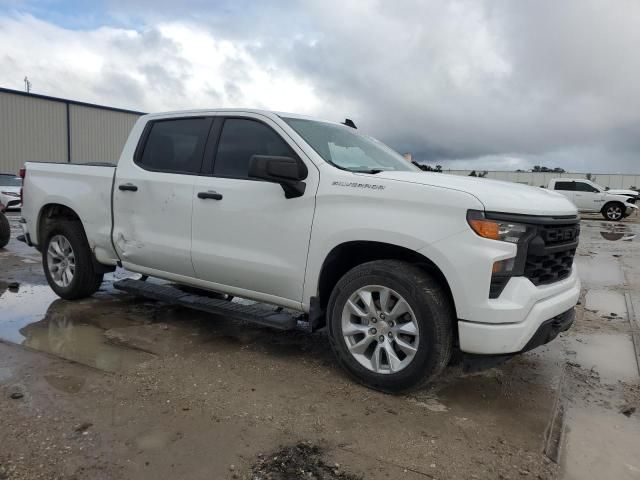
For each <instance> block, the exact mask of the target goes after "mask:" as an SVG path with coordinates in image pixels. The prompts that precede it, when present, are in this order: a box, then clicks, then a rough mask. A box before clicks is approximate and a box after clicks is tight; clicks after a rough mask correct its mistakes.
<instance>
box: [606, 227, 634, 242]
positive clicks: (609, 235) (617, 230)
mask: <svg viewBox="0 0 640 480" xmlns="http://www.w3.org/2000/svg"><path fill="white" fill-rule="evenodd" d="M600 236H601V237H602V238H604V239H605V240H609V241H611V242H616V241H618V240H622V241H626V242H630V241H632V240H633V239H634V238H636V234H635V233H634V232H633V231H632V230H631V227H630V226H629V225H625V224H623V223H616V224H607V223H602V224H600Z"/></svg>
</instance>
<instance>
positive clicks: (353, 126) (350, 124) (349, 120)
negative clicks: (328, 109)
mask: <svg viewBox="0 0 640 480" xmlns="http://www.w3.org/2000/svg"><path fill="white" fill-rule="evenodd" d="M342 125H346V126H347V127H351V128H355V129H356V130H357V129H358V127H356V124H355V123H353V120H351V119H350V118H345V119H344V122H342Z"/></svg>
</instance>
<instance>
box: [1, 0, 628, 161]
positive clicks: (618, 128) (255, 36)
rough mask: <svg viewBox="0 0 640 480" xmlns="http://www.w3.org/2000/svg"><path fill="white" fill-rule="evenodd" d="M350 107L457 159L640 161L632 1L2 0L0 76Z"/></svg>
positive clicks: (132, 102) (238, 102) (230, 102)
mask: <svg viewBox="0 0 640 480" xmlns="http://www.w3.org/2000/svg"><path fill="white" fill-rule="evenodd" d="M25 75H28V77H29V79H30V80H31V82H32V84H33V92H35V93H42V94H48V95H54V96H61V97H68V98H72V99H77V100H82V101H88V102H95V103H101V104H107V105H112V106H119V107H124V108H131V109H137V110H142V111H161V110H167V109H181V108H192V107H217V106H247V107H261V108H269V109H276V110H282V111H293V112H297V113H307V114H312V115H317V116H320V117H322V118H326V119H329V120H340V121H341V120H343V119H344V118H345V117H349V118H352V119H354V120H355V121H356V123H357V124H358V126H359V128H361V129H363V130H365V131H366V132H367V133H370V134H372V135H373V136H375V137H378V138H379V139H381V140H382V141H384V142H386V143H388V144H389V145H391V146H392V147H393V148H395V149H396V150H398V151H400V152H412V153H413V154H414V158H416V159H418V160H419V161H422V162H425V163H430V164H433V165H435V164H441V165H444V166H445V167H450V168H476V169H502V170H515V169H517V168H523V169H526V168H531V166H532V165H536V164H540V165H545V166H549V167H555V166H560V167H563V168H565V169H567V170H575V171H584V172H594V173H596V172H634V173H640V1H638V0H562V1H558V0H536V1H513V0H486V1H485V0H457V1H446V0H407V1H404V0H377V1H374V0H371V1H364V0H360V1H356V0H307V1H293V0H271V1H268V2H267V1H260V0H253V1H252V0H207V1H205V0H181V1H175V0H104V1H97V2H89V1H81V0H76V1H54V0H42V1H29V0H0V86H2V87H7V88H15V89H22V88H23V78H24V76H25Z"/></svg>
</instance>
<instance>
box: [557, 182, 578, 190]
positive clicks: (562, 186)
mask: <svg viewBox="0 0 640 480" xmlns="http://www.w3.org/2000/svg"><path fill="white" fill-rule="evenodd" d="M554 190H569V191H574V190H575V183H573V182H556V184H555V187H554Z"/></svg>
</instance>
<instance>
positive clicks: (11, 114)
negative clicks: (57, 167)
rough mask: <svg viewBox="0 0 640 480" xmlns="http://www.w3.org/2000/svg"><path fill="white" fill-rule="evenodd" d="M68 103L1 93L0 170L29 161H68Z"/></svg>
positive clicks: (16, 167) (10, 169)
mask: <svg viewBox="0 0 640 480" xmlns="http://www.w3.org/2000/svg"><path fill="white" fill-rule="evenodd" d="M66 117H67V108H66V105H65V104H64V103H60V102H51V101H48V100H41V99H38V98H30V97H25V96H20V95H11V94H6V93H0V173H18V170H19V169H20V168H21V167H22V165H23V164H24V162H25V161H29V160H37V161H43V160H49V161H55V162H66V161H67V122H66Z"/></svg>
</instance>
